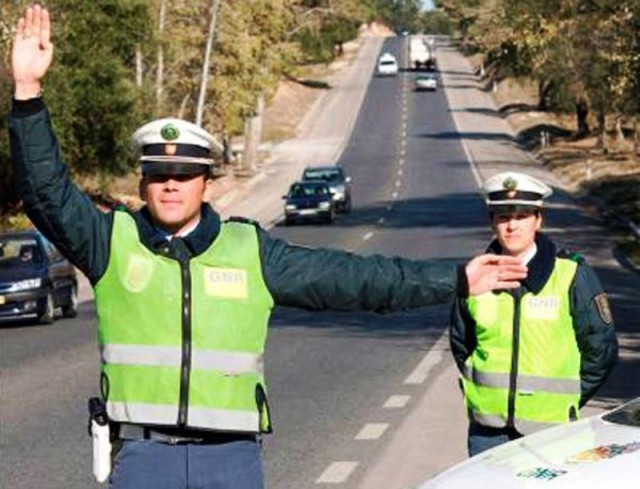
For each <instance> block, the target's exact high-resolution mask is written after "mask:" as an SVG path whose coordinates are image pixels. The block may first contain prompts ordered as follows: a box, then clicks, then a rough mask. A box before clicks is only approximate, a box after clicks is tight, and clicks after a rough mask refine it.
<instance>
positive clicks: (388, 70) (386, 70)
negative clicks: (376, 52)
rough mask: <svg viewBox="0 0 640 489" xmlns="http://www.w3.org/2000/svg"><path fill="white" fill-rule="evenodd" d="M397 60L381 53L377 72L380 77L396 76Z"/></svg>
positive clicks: (389, 54) (392, 56) (397, 69)
mask: <svg viewBox="0 0 640 489" xmlns="http://www.w3.org/2000/svg"><path fill="white" fill-rule="evenodd" d="M398 71H399V68H398V60H397V59H396V57H395V56H394V55H393V54H391V53H383V54H382V56H380V58H379V59H378V67H377V72H378V75H380V76H395V75H397V74H398Z"/></svg>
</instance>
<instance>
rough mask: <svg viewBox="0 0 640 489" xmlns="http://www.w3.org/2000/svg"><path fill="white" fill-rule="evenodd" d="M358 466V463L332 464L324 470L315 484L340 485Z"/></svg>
mask: <svg viewBox="0 0 640 489" xmlns="http://www.w3.org/2000/svg"><path fill="white" fill-rule="evenodd" d="M357 466H358V462H346V461H345V462H332V463H331V465H329V467H327V468H326V469H325V471H324V472H323V473H322V475H321V476H320V477H318V480H316V484H342V483H343V482H344V481H346V480H347V479H348V478H349V476H350V475H351V473H352V472H353V471H354V470H355V468H356V467H357Z"/></svg>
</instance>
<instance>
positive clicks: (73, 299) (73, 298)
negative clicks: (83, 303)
mask: <svg viewBox="0 0 640 489" xmlns="http://www.w3.org/2000/svg"><path fill="white" fill-rule="evenodd" d="M62 315H63V316H64V317H66V318H74V317H76V316H77V315H78V286H77V285H75V284H74V285H72V286H71V290H70V291H69V302H68V303H67V304H66V305H65V306H62Z"/></svg>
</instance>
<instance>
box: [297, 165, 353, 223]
mask: <svg viewBox="0 0 640 489" xmlns="http://www.w3.org/2000/svg"><path fill="white" fill-rule="evenodd" d="M302 180H303V181H308V180H322V181H323V182H326V183H327V185H329V189H330V190H331V192H332V195H333V203H334V206H335V209H336V212H351V177H349V176H347V174H346V173H345V171H344V168H343V167H341V166H338V165H332V166H310V167H307V168H305V170H304V172H303V173H302Z"/></svg>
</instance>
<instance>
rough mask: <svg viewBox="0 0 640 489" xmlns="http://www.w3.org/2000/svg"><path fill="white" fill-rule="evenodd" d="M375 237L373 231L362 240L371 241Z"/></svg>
mask: <svg viewBox="0 0 640 489" xmlns="http://www.w3.org/2000/svg"><path fill="white" fill-rule="evenodd" d="M372 237H373V233H372V232H371V231H369V232H368V233H367V234H365V235H364V236H363V237H362V239H363V240H365V241H368V240H370V239H371V238H372Z"/></svg>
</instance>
